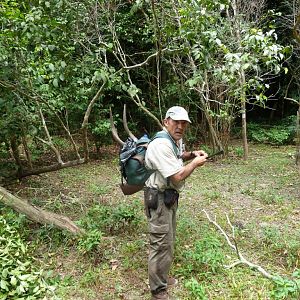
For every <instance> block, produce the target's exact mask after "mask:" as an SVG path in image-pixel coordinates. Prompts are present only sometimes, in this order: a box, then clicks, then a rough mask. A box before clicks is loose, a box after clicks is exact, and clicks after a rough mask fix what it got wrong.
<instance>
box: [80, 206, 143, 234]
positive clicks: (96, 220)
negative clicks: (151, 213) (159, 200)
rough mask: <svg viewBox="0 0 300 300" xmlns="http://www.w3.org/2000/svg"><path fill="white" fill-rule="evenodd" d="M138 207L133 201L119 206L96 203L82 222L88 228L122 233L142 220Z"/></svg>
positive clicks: (108, 232) (109, 232)
mask: <svg viewBox="0 0 300 300" xmlns="http://www.w3.org/2000/svg"><path fill="white" fill-rule="evenodd" d="M138 207H139V205H138V203H135V202H132V201H131V202H129V203H124V204H123V203H122V204H119V205H117V206H110V205H103V204H102V205H95V206H94V207H92V208H91V209H90V210H89V211H88V213H87V215H86V216H85V217H84V218H83V219H82V220H81V221H80V223H81V226H83V227H84V228H86V229H87V230H99V231H101V232H103V233H107V234H112V233H113V234H117V233H122V232H124V230H127V231H128V230H130V229H131V228H135V227H136V226H137V225H138V224H139V223H140V222H141V217H140V215H139V214H138Z"/></svg>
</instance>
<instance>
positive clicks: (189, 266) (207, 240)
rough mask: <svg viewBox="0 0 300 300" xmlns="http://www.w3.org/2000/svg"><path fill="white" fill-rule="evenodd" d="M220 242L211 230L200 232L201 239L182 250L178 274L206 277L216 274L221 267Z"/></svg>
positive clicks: (221, 253)
mask: <svg viewBox="0 0 300 300" xmlns="http://www.w3.org/2000/svg"><path fill="white" fill-rule="evenodd" d="M221 247H222V243H221V242H220V240H219V239H218V238H217V237H216V236H215V235H214V234H213V232H212V231H208V232H205V233H204V234H202V236H201V239H200V240H197V241H196V242H195V245H194V247H193V248H190V249H188V250H185V251H183V253H182V257H183V262H181V263H180V264H181V267H180V268H179V269H178V273H180V275H183V276H186V277H189V276H190V275H191V274H197V275H202V276H204V277H208V276H209V275H210V274H216V273H217V272H218V271H220V269H221V268H222V264H223V261H224V254H223V251H222V248H221Z"/></svg>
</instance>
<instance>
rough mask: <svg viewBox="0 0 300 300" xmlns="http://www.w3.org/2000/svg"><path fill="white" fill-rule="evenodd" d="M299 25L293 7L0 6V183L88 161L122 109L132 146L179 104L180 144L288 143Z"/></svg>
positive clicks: (292, 134) (206, 3) (223, 3)
mask: <svg viewBox="0 0 300 300" xmlns="http://www.w3.org/2000/svg"><path fill="white" fill-rule="evenodd" d="M299 20H300V16H299V1H296V0H294V1H265V0H257V1H242V0H240V1H238V0H233V1H227V0H220V1H210V0H203V1H164V2H160V1H78V2H76V1H63V0H54V1H22V2H19V1H10V0H4V1H2V2H1V27H2V28H1V29H2V30H1V35H0V61H1V71H0V86H1V90H0V111H1V121H0V154H1V158H2V160H1V166H3V168H2V167H1V169H2V170H3V171H2V172H1V177H2V178H3V177H7V176H11V175H12V173H13V174H15V175H17V176H18V177H22V176H28V175H30V174H36V173H39V172H45V171H51V170H53V169H57V168H59V167H63V166H70V165H74V164H79V163H83V162H86V161H88V159H89V151H90V150H91V149H93V147H91V146H93V145H95V148H94V149H99V147H101V146H102V145H106V144H110V143H112V138H111V133H110V121H109V110H110V108H111V109H112V112H113V115H114V120H115V125H116V126H117V127H121V126H122V124H121V117H120V116H122V110H123V105H124V104H127V120H128V126H129V128H130V129H131V130H132V131H133V132H134V133H136V135H137V136H138V135H140V134H142V133H144V132H147V133H149V134H150V135H151V134H152V133H153V132H154V131H156V130H158V129H159V126H160V124H161V120H162V119H163V117H164V113H165V111H166V110H167V108H168V107H170V106H172V105H182V106H184V107H186V108H187V109H188V110H189V113H190V116H191V119H192V121H193V125H192V126H191V127H190V130H189V133H188V138H187V141H188V144H189V145H192V144H202V145H203V144H205V145H208V146H209V147H211V148H224V149H225V150H226V151H227V152H228V145H229V141H230V139H231V138H233V137H237V138H242V141H243V142H242V145H241V146H242V147H243V153H244V157H245V159H247V155H248V143H247V141H248V139H252V140H254V141H259V142H271V143H275V144H284V143H290V142H292V143H295V141H296V139H295V138H296V127H297V120H296V115H297V111H298V110H299V86H300V85H299V59H300V58H299V51H300V48H299V40H300V38H299V22H300V21H299ZM270 126H273V127H272V128H271V127H270ZM274 126H275V127H274ZM247 127H248V128H247ZM247 130H248V131H247ZM123 132H124V131H123V130H121V133H120V135H121V138H124V139H125V138H126V133H125V132H124V133H123ZM61 138H63V140H62V139H61ZM64 147H65V148H68V149H69V150H70V149H72V151H71V152H72V154H70V153H69V156H68V157H67V158H65V157H63V153H62V151H63V148H64ZM48 150H51V151H52V153H53V158H52V161H51V160H50V161H48V162H47V163H46V165H45V161H44V164H41V160H40V155H41V154H42V153H44V152H45V151H48ZM11 159H12V160H11ZM53 159H54V161H53ZM66 160H67V161H66ZM54 162H55V163H54ZM41 165H42V166H41ZM42 167H43V168H42ZM15 175H14V176H15Z"/></svg>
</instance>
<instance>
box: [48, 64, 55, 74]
mask: <svg viewBox="0 0 300 300" xmlns="http://www.w3.org/2000/svg"><path fill="white" fill-rule="evenodd" d="M49 69H50V70H51V71H52V72H54V70H55V67H54V65H53V64H49Z"/></svg>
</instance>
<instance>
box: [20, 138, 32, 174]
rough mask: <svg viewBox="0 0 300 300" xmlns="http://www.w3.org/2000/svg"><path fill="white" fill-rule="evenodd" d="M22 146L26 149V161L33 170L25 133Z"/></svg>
mask: <svg viewBox="0 0 300 300" xmlns="http://www.w3.org/2000/svg"><path fill="white" fill-rule="evenodd" d="M22 144H23V147H24V151H25V155H26V159H27V162H28V165H29V168H30V170H32V160H31V153H30V150H29V147H28V144H27V138H26V135H25V134H24V133H23V135H22Z"/></svg>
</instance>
